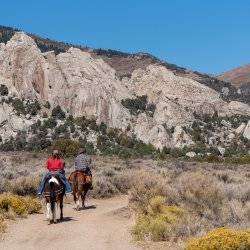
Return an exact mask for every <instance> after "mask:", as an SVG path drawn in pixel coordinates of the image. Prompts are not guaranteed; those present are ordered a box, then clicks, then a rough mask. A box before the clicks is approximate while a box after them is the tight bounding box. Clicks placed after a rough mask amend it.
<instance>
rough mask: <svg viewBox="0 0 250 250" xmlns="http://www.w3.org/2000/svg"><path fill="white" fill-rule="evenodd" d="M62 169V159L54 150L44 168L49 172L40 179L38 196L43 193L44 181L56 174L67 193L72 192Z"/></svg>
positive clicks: (63, 164)
mask: <svg viewBox="0 0 250 250" xmlns="http://www.w3.org/2000/svg"><path fill="white" fill-rule="evenodd" d="M64 167H65V163H64V161H63V159H61V158H60V157H59V152H58V151H57V150H54V151H53V154H52V156H51V157H50V158H49V159H48V160H47V163H46V168H47V169H48V170H49V172H48V173H47V174H45V176H44V177H43V179H42V182H41V184H40V186H39V188H38V195H41V194H42V193H43V189H44V186H45V183H46V181H48V180H49V178H50V176H51V174H56V175H58V176H59V177H60V179H61V180H62V182H63V183H64V185H65V189H66V192H67V193H69V192H71V191H72V188H71V185H70V184H69V182H68V180H67V178H66V177H65V171H64Z"/></svg>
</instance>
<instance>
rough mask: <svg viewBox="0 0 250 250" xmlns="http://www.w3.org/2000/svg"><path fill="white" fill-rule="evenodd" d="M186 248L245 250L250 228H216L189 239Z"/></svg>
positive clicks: (247, 246)
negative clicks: (203, 234)
mask: <svg viewBox="0 0 250 250" xmlns="http://www.w3.org/2000/svg"><path fill="white" fill-rule="evenodd" d="M185 249H186V250H240V249H242V250H247V249H250V230H247V231H237V230H233V229H227V228H217V229H215V230H213V231H211V232H209V233H208V234H207V235H205V236H203V237H201V238H199V239H196V240H193V241H190V242H189V243H188V244H187V246H186V248H185Z"/></svg>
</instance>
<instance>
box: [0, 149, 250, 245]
mask: <svg viewBox="0 0 250 250" xmlns="http://www.w3.org/2000/svg"><path fill="white" fill-rule="evenodd" d="M46 157H47V156H46V155H43V154H36V155H34V154H28V153H25V154H21V153H19V154H15V153H12V154H11V153H8V154H0V170H1V171H0V193H3V192H13V193H14V194H19V195H27V194H29V195H34V194H35V193H36V189H37V186H38V183H39V181H40V178H41V176H42V175H43V173H45V169H44V165H45V160H46ZM73 162H74V161H73V159H72V158H68V159H66V175H67V176H68V175H69V174H70V172H72V171H73V170H74V168H73ZM92 172H93V181H94V190H93V191H91V192H90V193H89V195H90V196H92V197H95V198H100V197H101V198H105V197H111V196H113V195H117V194H129V200H130V206H131V208H132V209H134V211H136V214H138V215H141V214H144V215H145V214H147V213H148V206H149V204H150V200H151V199H152V198H154V197H155V196H159V195H160V196H163V197H165V199H166V206H176V207H178V208H181V209H183V210H185V211H186V213H185V216H182V217H181V218H180V220H179V221H178V223H174V224H173V225H172V226H171V233H168V234H164V235H167V237H159V239H162V238H164V239H166V238H169V239H171V240H175V241H176V239H178V240H186V239H188V238H190V237H198V236H201V235H205V234H206V233H207V232H208V231H210V230H213V229H215V228H218V227H228V228H236V229H242V230H245V229H247V228H249V227H250V186H249V181H250V165H236V164H225V163H218V164H215V163H197V162H180V161H176V160H173V161H170V160H168V161H154V160H150V159H147V160H146V159H137V160H129V161H124V160H121V159H118V158H115V157H101V156H95V157H93V164H92ZM9 216H10V217H11V216H12V215H11V212H10V213H9ZM158 222H159V221H158ZM149 224H150V223H149ZM158 224H159V225H160V224H161V223H158ZM162 228H163V227H162ZM147 235H148V233H147ZM155 237H156V236H155ZM146 238H147V237H146ZM156 238H157V237H156Z"/></svg>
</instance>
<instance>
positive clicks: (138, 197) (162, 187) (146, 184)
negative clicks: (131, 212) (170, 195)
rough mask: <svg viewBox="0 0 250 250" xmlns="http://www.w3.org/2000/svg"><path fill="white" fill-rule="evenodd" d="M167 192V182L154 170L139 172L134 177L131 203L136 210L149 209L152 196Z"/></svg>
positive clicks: (162, 194)
mask: <svg viewBox="0 0 250 250" xmlns="http://www.w3.org/2000/svg"><path fill="white" fill-rule="evenodd" d="M166 194H167V182H166V180H165V179H164V178H163V177H162V176H161V175H159V174H156V173H154V172H144V171H142V172H138V173H136V174H134V177H133V178H132V185H131V190H130V197H129V203H130V205H131V207H133V208H134V209H135V210H137V211H138V210H140V211H142V212H145V211H147V207H148V204H149V201H150V199H151V198H153V197H155V196H158V195H161V196H165V195H166Z"/></svg>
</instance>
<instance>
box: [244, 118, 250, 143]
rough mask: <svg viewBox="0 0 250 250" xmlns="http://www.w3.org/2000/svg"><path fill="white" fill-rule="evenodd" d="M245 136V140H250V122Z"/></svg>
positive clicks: (245, 130)
mask: <svg viewBox="0 0 250 250" xmlns="http://www.w3.org/2000/svg"><path fill="white" fill-rule="evenodd" d="M243 136H244V137H245V138H247V139H248V140H250V120H249V121H248V123H247V125H246V127H245V129H244V132H243Z"/></svg>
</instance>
